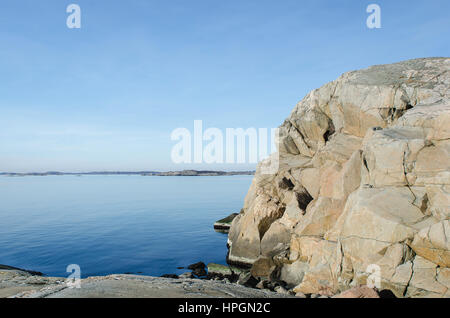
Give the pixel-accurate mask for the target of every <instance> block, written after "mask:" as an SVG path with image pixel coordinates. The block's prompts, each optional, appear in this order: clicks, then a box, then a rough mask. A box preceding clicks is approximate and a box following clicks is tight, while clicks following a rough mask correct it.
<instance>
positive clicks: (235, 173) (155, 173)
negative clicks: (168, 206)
mask: <svg viewBox="0 0 450 318" xmlns="http://www.w3.org/2000/svg"><path fill="white" fill-rule="evenodd" d="M254 174H255V171H213V170H182V171H167V172H160V171H91V172H60V171H48V172H26V173H20V172H0V176H7V177H27V176H36V177H42V176H66V175H75V176H83V175H141V176H145V177H146V176H164V177H166V176H169V177H175V176H184V177H204V176H239V175H254Z"/></svg>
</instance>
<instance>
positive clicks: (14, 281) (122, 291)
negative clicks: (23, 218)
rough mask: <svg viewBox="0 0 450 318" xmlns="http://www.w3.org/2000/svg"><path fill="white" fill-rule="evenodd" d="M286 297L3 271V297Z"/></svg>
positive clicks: (205, 285)
mask: <svg viewBox="0 0 450 318" xmlns="http://www.w3.org/2000/svg"><path fill="white" fill-rule="evenodd" d="M5 297H9V298H106V297H107V298H119V297H120V298H210V297H214V298H216V297H219V298H285V297H293V296H290V295H283V294H279V293H274V292H271V291H267V290H258V289H251V288H246V287H244V286H240V285H237V284H231V283H225V282H222V281H209V280H200V279H170V278H161V277H150V276H138V275H109V276H102V277H89V278H86V279H82V280H81V283H80V288H69V285H68V284H67V283H66V281H65V279H64V278H58V277H42V276H33V275H31V274H29V273H26V272H23V271H19V270H0V298H5Z"/></svg>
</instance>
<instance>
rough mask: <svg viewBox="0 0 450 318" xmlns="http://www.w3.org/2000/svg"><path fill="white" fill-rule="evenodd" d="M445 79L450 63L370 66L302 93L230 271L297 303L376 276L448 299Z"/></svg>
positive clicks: (247, 209) (254, 199) (247, 215)
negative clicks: (276, 282) (265, 281)
mask: <svg viewBox="0 0 450 318" xmlns="http://www.w3.org/2000/svg"><path fill="white" fill-rule="evenodd" d="M449 70H450V58H426V59H416V60H410V61H405V62H401V63H396V64H392V65H378V66H373V67H370V68H368V69H364V70H360V71H354V72H349V73H345V74H343V75H342V76H341V77H340V78H338V79H337V80H335V81H333V82H331V83H328V84H326V85H324V86H323V87H321V88H319V89H316V90H314V91H312V92H310V93H309V94H308V95H307V96H306V97H305V98H304V99H303V100H302V101H301V102H299V103H298V104H297V105H296V107H295V108H294V110H293V111H292V113H291V115H290V116H289V118H288V119H287V120H286V121H285V122H284V123H283V124H282V126H281V127H280V140H279V152H278V153H276V154H274V155H272V156H271V157H270V158H269V159H267V160H266V161H264V162H261V163H260V165H259V166H258V169H257V171H256V174H255V178H254V180H253V183H252V185H251V187H250V189H249V192H248V194H247V197H246V199H245V202H244V207H243V210H242V212H241V214H240V215H239V216H238V217H236V218H235V219H234V221H233V223H232V225H231V229H230V233H229V246H230V251H229V256H228V260H229V262H230V263H236V264H247V265H249V266H255V268H254V269H253V271H254V272H258V273H262V274H264V273H270V274H271V275H272V276H273V275H274V274H277V275H278V277H277V278H278V279H281V280H283V281H285V282H286V283H287V284H288V286H293V287H294V286H295V288H293V290H294V292H297V293H300V294H301V293H303V294H321V295H327V296H330V295H335V294H338V293H340V292H343V291H345V290H348V289H350V288H354V287H355V286H356V287H357V286H363V285H366V283H368V282H369V280H371V279H373V269H374V268H379V269H380V271H379V281H380V282H381V286H379V287H380V288H381V289H389V290H391V291H392V292H393V293H394V294H395V295H396V296H397V297H403V296H410V297H443V296H445V297H448V296H449V294H450V292H449V289H448V288H449V272H450V270H449V267H450V225H449V219H450V90H449V85H450V72H449ZM271 163H272V164H273V163H278V167H279V168H278V170H277V171H276V172H275V173H271V174H268V173H267V170H266V169H265V167H267V166H268V165H269V164H271ZM262 260H263V261H262ZM262 264H264V266H262ZM269 265H270V266H269ZM262 274H260V275H261V276H262ZM349 294H350V293H349Z"/></svg>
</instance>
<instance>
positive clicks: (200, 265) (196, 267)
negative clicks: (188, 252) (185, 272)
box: [188, 262, 206, 270]
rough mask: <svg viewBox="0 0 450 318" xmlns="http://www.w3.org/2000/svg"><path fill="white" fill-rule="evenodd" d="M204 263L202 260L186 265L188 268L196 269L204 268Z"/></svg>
mask: <svg viewBox="0 0 450 318" xmlns="http://www.w3.org/2000/svg"><path fill="white" fill-rule="evenodd" d="M205 267H206V265H205V263H203V262H197V263H194V264H191V265H189V266H188V269H191V270H196V269H205Z"/></svg>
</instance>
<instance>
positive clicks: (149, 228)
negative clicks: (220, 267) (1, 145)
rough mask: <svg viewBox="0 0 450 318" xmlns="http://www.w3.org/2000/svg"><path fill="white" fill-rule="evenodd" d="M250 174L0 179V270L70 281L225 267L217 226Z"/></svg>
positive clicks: (239, 198) (239, 200) (235, 207)
mask: <svg viewBox="0 0 450 318" xmlns="http://www.w3.org/2000/svg"><path fill="white" fill-rule="evenodd" d="M251 179H252V177H251V176H225V177H157V176H155V177H142V176H82V177H77V176H45V177H31V176H30V177H5V176H1V177H0V264H6V265H10V266H15V267H20V268H25V269H30V270H35V271H40V272H43V273H44V274H46V275H49V276H61V277H63V276H67V275H68V274H67V273H66V267H67V266H68V265H69V264H78V265H79V266H80V267H81V274H82V277H87V276H93V275H107V274H113V273H141V274H145V275H154V276H159V275H162V274H166V273H178V274H179V273H182V272H185V271H186V270H178V269H177V267H180V266H187V265H189V264H191V263H194V262H197V261H203V262H205V263H208V262H215V263H221V264H225V257H226V252H227V249H226V241H227V237H226V235H224V234H221V233H217V232H215V231H214V230H213V228H212V226H213V223H214V221H216V220H218V219H220V218H223V217H225V216H227V215H229V214H230V213H233V212H238V211H239V210H240V209H241V207H242V204H243V200H244V196H245V194H246V193H247V190H248V188H249V186H250V183H251Z"/></svg>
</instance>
